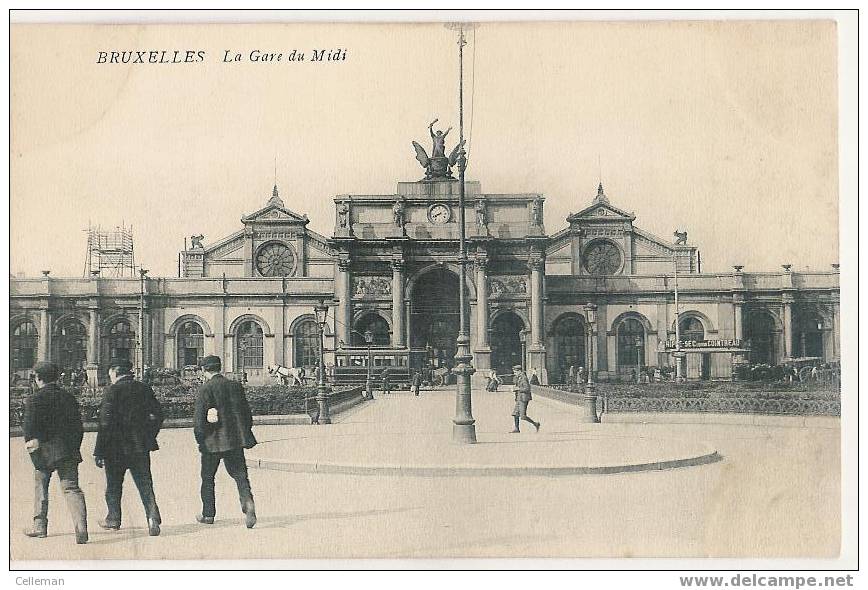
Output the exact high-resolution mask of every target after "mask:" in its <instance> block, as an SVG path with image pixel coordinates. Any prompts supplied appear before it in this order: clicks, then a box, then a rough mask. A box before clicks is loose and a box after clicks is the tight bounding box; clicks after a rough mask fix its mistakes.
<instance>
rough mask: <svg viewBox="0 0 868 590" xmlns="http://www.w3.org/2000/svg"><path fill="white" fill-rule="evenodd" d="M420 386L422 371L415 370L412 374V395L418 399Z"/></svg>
mask: <svg viewBox="0 0 868 590" xmlns="http://www.w3.org/2000/svg"><path fill="white" fill-rule="evenodd" d="M421 386H422V370H421V369H417V370H416V371H414V372H413V393H414V394H415V395H416V396H417V397H418V396H419V388H420V387H421Z"/></svg>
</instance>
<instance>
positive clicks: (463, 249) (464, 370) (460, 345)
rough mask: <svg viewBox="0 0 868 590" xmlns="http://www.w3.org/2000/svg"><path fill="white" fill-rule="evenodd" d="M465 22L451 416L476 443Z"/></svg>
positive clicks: (463, 436) (455, 435) (455, 433)
mask: <svg viewBox="0 0 868 590" xmlns="http://www.w3.org/2000/svg"><path fill="white" fill-rule="evenodd" d="M464 28H465V25H463V24H459V25H458V146H459V147H458V149H459V155H458V162H457V163H458V228H459V233H458V235H459V242H458V243H459V247H458V271H459V275H458V304H459V317H460V325H459V329H458V340H457V352H456V354H455V362H456V366H455V368H454V369H452V372H453V373H455V375H456V382H457V389H456V394H455V417H454V418H453V419H452V441H453V442H457V443H463V444H473V443H475V442H476V425H475V422H476V421H475V420H474V419H473V411H472V407H471V394H470V376H471V375H472V374H473V373H474V372H475V369H474V368H473V364H472V362H471V361H472V359H473V356H472V355H471V354H470V332H469V327H468V323H469V322H468V318H467V315H468V314H467V296H466V295H465V292H464V291H465V287H466V283H467V237H466V233H467V230H466V228H465V227H464V223H465V211H464V175H465V172H466V169H467V154H466V152H465V151H464V46H465V45H466V44H467V42H466V41H465V39H464Z"/></svg>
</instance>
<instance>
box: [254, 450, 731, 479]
mask: <svg viewBox="0 0 868 590" xmlns="http://www.w3.org/2000/svg"><path fill="white" fill-rule="evenodd" d="M722 460H723V457H722V456H721V455H720V454H719V453H718V452H717V451H712V452H710V453H706V454H704V455H699V456H696V457H686V458H683V459H670V460H666V461H654V462H650V463H634V464H631V465H599V466H579V465H576V466H558V467H527V466H519V465H503V466H487V465H457V466H452V467H445V466H444V467H438V466H433V465H406V466H404V465H357V464H356V465H353V464H340V463H318V462H315V461H284V460H280V459H254V458H249V459H248V460H247V466H248V467H250V468H254V469H267V470H271V471H287V472H291V473H320V474H338V475H380V476H384V475H385V476H402V477H478V476H500V477H503V476H505V477H540V476H542V477H558V476H565V475H612V474H618V473H638V472H642V471H662V470H664V469H676V468H679V467H695V466H698V465H707V464H709V463H717V462H718V461H722Z"/></svg>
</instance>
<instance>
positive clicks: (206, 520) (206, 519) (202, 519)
mask: <svg viewBox="0 0 868 590" xmlns="http://www.w3.org/2000/svg"><path fill="white" fill-rule="evenodd" d="M196 522H198V523H199V524H214V517H213V516H202V515H201V514H197V515H196Z"/></svg>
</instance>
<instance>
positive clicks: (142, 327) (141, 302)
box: [136, 268, 148, 379]
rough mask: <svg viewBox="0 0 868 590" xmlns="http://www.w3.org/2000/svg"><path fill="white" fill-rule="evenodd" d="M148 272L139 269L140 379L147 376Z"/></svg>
mask: <svg viewBox="0 0 868 590" xmlns="http://www.w3.org/2000/svg"><path fill="white" fill-rule="evenodd" d="M147 274H148V269H146V268H140V269H139V334H138V336H139V337H138V341H139V342H138V344H139V354H138V358H137V359H136V361H137V362H136V365H137V367H136V373H137V374H138V376H139V379H142V378H144V376H145V362H146V361H145V275H147Z"/></svg>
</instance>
